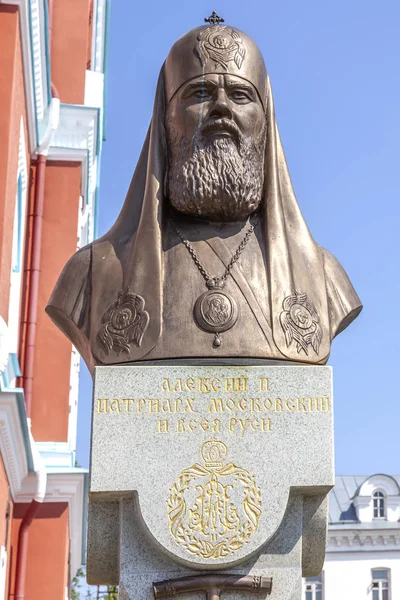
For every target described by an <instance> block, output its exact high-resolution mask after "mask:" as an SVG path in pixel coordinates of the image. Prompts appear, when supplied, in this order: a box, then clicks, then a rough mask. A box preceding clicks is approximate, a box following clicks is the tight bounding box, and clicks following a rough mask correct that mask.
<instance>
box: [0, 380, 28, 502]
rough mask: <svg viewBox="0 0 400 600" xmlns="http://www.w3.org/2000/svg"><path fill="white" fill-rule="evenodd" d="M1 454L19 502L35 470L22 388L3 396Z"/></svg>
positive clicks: (6, 391)
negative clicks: (24, 486) (23, 487)
mask: <svg viewBox="0 0 400 600" xmlns="http://www.w3.org/2000/svg"><path fill="white" fill-rule="evenodd" d="M0 450H1V455H2V458H3V462H4V467H5V469H6V473H7V478H8V482H9V485H10V491H11V495H12V497H13V499H14V500H15V499H16V497H17V496H18V494H19V493H20V491H21V489H22V486H23V481H24V480H25V479H26V477H27V475H28V472H29V471H30V470H32V469H33V460H32V452H31V447H30V441H29V432H28V424H27V420H26V412H25V402H24V396H23V391H22V390H21V389H19V388H15V389H3V390H2V391H1V392H0ZM31 499H32V496H31Z"/></svg>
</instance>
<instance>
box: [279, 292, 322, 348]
mask: <svg viewBox="0 0 400 600" xmlns="http://www.w3.org/2000/svg"><path fill="white" fill-rule="evenodd" d="M282 308H283V311H282V312H281V315H280V321H281V325H282V329H283V331H284V333H285V338H286V345H287V346H288V347H289V346H290V344H291V343H292V342H293V340H294V341H295V342H296V348H297V352H298V353H299V352H300V351H301V350H304V353H305V354H308V346H311V347H312V348H313V350H314V351H315V352H316V354H318V351H319V345H320V343H321V340H322V329H321V327H320V324H319V317H318V315H317V312H316V310H315V308H314V307H313V305H312V304H310V302H308V300H307V294H299V293H298V292H295V293H294V294H293V295H292V296H287V298H285V299H284V301H283V303H282Z"/></svg>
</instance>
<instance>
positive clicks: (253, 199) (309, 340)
mask: <svg viewBox="0 0 400 600" xmlns="http://www.w3.org/2000/svg"><path fill="white" fill-rule="evenodd" d="M46 310H47V313H48V314H49V315H50V317H51V318H52V319H53V321H54V322H55V323H56V325H57V326H58V327H59V328H60V329H61V330H62V331H63V332H64V333H65V334H66V335H67V336H68V337H69V339H70V340H71V341H72V343H73V344H74V345H75V346H76V347H77V349H78V350H79V352H80V353H81V355H82V356H83V358H84V360H85V361H86V363H87V365H88V367H89V369H90V370H91V371H92V370H93V367H94V366H95V365H96V364H99V365H109V364H118V363H128V362H134V361H147V360H157V359H165V358H189V357H192V358H194V357H211V358H216V359H219V358H221V357H225V358H229V357H252V358H264V359H272V360H282V361H294V362H302V363H310V364H324V363H325V362H326V361H327V359H328V357H329V352H330V344H331V341H332V339H333V338H334V337H335V336H336V335H337V334H338V333H340V332H341V331H342V330H343V329H345V328H346V327H347V326H348V325H349V324H350V323H351V321H352V320H353V319H354V318H355V317H356V316H357V315H358V314H359V312H360V310H361V303H360V300H359V298H358V296H357V294H356V292H355V290H354V288H353V286H352V284H351V282H350V281H349V279H348V277H347V275H346V273H345V271H344V270H343V268H342V267H341V265H340V264H339V263H338V261H337V260H336V259H335V258H334V257H333V256H332V254H330V253H329V252H328V251H327V250H325V249H323V248H322V247H321V246H319V245H318V244H317V243H316V242H315V241H314V239H313V238H312V236H311V234H310V232H309V230H308V228H307V225H306V223H305V221H304V219H303V216H302V214H301V212H300V209H299V207H298V204H297V201H296V197H295V194H294V191H293V188H292V184H291V181H290V176H289V172H288V167H287V164H286V160H285V156H284V152H283V148H282V144H281V140H280V137H279V132H278V128H277V124H276V120H275V114H274V104H273V97H272V91H271V85H270V81H269V78H268V74H267V71H266V68H265V64H264V61H263V58H262V55H261V53H260V51H259V49H258V47H257V46H256V44H255V43H254V41H253V40H252V39H251V38H249V36H247V35H246V34H245V33H243V32H241V31H239V30H238V29H236V28H233V27H230V26H227V25H221V24H220V23H217V24H210V25H206V26H202V27H198V28H196V29H193V30H192V31H189V32H188V33H187V34H186V35H184V36H183V37H182V38H180V39H179V40H178V41H177V42H176V43H175V44H174V46H173V47H172V49H171V51H170V53H169V55H168V57H167V60H166V61H165V64H164V65H163V67H162V69H161V73H160V76H159V80H158V85H157V91H156V97H155V102H154V110H153V117H152V121H151V125H150V128H149V131H148V134H147V138H146V141H145V143H144V146H143V149H142V153H141V156H140V159H139V162H138V165H137V167H136V170H135V173H134V175H133V178H132V182H131V185H130V188H129V190H128V193H127V196H126V200H125V204H124V206H123V208H122V210H121V213H120V215H119V217H118V219H117V221H116V222H115V223H114V225H113V226H112V228H111V229H110V230H109V231H108V232H107V233H106V234H105V235H104V236H103V237H101V238H100V239H98V240H95V241H94V242H93V243H92V244H90V245H88V246H86V247H85V248H82V249H81V250H79V252H77V253H76V254H75V255H74V256H73V257H72V258H71V259H70V260H69V261H68V263H67V265H66V266H65V268H64V270H63V272H62V274H61V275H60V278H59V280H58V282H57V284H56V286H55V289H54V291H53V294H52V296H51V298H50V300H49V304H48V306H47V308H46Z"/></svg>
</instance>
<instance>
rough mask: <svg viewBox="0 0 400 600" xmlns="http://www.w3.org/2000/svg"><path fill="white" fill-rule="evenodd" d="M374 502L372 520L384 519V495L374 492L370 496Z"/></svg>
mask: <svg viewBox="0 0 400 600" xmlns="http://www.w3.org/2000/svg"><path fill="white" fill-rule="evenodd" d="M372 498H373V501H374V519H384V518H385V494H384V493H383V492H374V493H373V494H372Z"/></svg>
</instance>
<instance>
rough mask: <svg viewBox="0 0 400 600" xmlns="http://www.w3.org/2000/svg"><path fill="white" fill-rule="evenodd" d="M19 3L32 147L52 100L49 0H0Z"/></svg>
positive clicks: (15, 4)
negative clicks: (48, 50)
mask: <svg viewBox="0 0 400 600" xmlns="http://www.w3.org/2000/svg"><path fill="white" fill-rule="evenodd" d="M0 4H11V5H13V6H18V8H19V15H20V19H19V22H20V35H21V46H22V60H23V70H24V81H25V94H26V109H27V116H28V131H29V148H30V152H31V154H32V155H34V154H35V151H36V148H37V146H38V145H39V139H38V137H39V123H40V122H41V121H42V119H43V117H44V112H45V107H46V106H47V104H48V103H49V100H50V81H49V78H48V73H49V64H48V62H49V61H48V53H47V48H48V29H47V9H46V0H0Z"/></svg>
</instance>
